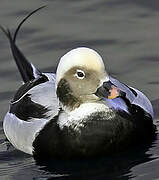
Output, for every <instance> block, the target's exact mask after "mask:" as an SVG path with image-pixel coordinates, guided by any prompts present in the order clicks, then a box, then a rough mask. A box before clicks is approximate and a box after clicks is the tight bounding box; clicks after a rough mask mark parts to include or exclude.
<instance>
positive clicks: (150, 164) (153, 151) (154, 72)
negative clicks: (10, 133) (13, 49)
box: [0, 0, 159, 180]
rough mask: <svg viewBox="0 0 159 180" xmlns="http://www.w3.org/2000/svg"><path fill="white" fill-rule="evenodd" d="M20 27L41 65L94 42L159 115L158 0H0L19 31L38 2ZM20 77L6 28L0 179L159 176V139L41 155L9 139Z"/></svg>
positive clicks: (26, 47)
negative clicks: (93, 151) (82, 154)
mask: <svg viewBox="0 0 159 180" xmlns="http://www.w3.org/2000/svg"><path fill="white" fill-rule="evenodd" d="M45 4H47V5H48V6H47V7H46V8H45V9H43V10H41V12H38V13H37V14H35V15H34V16H33V17H32V18H31V19H30V20H29V21H27V22H26V24H25V25H24V26H23V29H22V30H21V32H20V34H19V35H18V45H19V47H20V48H21V50H22V51H23V52H24V54H25V55H26V56H27V58H28V59H29V60H30V61H32V62H33V63H34V64H35V65H36V66H37V67H38V68H39V69H40V70H42V71H45V72H47V71H54V70H55V68H56V66H57V63H58V61H59V58H60V57H61V56H62V55H63V54H64V53H66V52H67V51H68V50H70V49H72V48H75V47H77V46H88V47H91V48H93V49H96V50H97V51H98V52H100V54H101V55H102V56H103V58H104V60H105V64H106V68H107V70H108V72H109V73H110V74H112V75H113V76H115V77H117V78H118V79H120V80H121V81H123V82H125V83H127V84H128V85H130V86H133V87H136V88H138V89H140V90H142V91H143V92H144V93H145V94H146V95H147V96H148V97H149V98H150V100H151V102H152V103H153V107H154V111H155V120H154V123H156V124H157V120H158V119H159V77H158V74H159V1H157V0H151V1H150V0H133V1H130V0H110V1H105V0H80V1H73V0H67V1H65V0H52V1H51V0H45V1H44V0H35V1H32V0H28V1H24V0H23V1H21V0H14V1H9V0H1V1H0V24H1V25H4V26H7V27H10V29H11V30H12V31H13V30H14V29H15V28H16V26H17V23H18V22H19V21H20V20H21V19H22V18H23V17H24V16H25V15H26V14H27V13H28V12H30V11H32V10H33V9H36V8H37V7H39V6H42V5H45ZM20 84H21V78H20V75H19V73H18V71H17V68H16V66H15V63H14V61H13V58H12V56H11V53H10V49H9V45H8V42H7V40H6V38H5V36H4V35H3V34H2V33H0V109H1V110H0V112H1V113H0V144H1V145H0V180H3V179H4V180H8V179H9V180H10V179H15V180H21V179H23V180H29V179H34V180H46V179H60V180H61V179H91V180H92V179H108V180H114V179H122V180H127V179H140V180H151V179H155V180H157V179H159V159H158V158H159V139H158V137H159V136H157V138H156V140H154V141H153V142H150V143H147V144H145V145H141V146H138V147H136V148H135V147H134V148H133V149H131V151H127V152H123V153H122V154H118V155H114V156H113V155H112V156H111V157H105V158H100V159H90V160H85V161H84V160H74V161H60V160H52V161H50V162H48V161H47V162H37V161H35V160H34V159H33V158H32V157H31V156H29V155H26V154H24V153H22V152H20V151H18V150H15V149H14V148H13V147H11V148H10V149H9V150H7V147H6V145H5V144H3V141H4V139H5V136H4V133H3V129H2V121H3V117H4V115H5V113H6V111H7V109H8V103H9V100H10V99H11V97H12V96H13V94H14V92H15V90H16V89H17V88H18V87H19V86H20Z"/></svg>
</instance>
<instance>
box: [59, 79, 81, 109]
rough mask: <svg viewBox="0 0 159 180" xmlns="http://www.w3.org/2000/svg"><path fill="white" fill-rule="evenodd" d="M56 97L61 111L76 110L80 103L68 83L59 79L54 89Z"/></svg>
mask: <svg viewBox="0 0 159 180" xmlns="http://www.w3.org/2000/svg"><path fill="white" fill-rule="evenodd" d="M56 94H57V97H58V99H59V101H60V107H61V108H62V109H63V110H66V109H67V110H69V111H72V110H74V109H76V108H78V107H79V106H80V104H81V101H80V100H79V99H78V98H77V97H75V96H74V95H73V92H72V91H71V89H70V86H69V83H68V82H67V81H66V80H65V79H61V80H60V82H59V83H58V86H57V89H56Z"/></svg>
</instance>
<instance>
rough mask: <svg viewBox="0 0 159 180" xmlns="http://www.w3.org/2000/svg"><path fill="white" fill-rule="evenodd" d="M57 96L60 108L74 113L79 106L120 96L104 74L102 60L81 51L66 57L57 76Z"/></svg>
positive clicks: (63, 58)
mask: <svg viewBox="0 0 159 180" xmlns="http://www.w3.org/2000/svg"><path fill="white" fill-rule="evenodd" d="M56 93H57V97H58V98H59V101H60V104H62V106H63V107H67V108H69V109H70V110H73V109H75V108H77V107H79V106H80V105H81V104H82V103H91V102H97V101H101V99H102V98H109V99H114V98H117V97H119V96H121V95H123V94H122V91H121V90H120V89H118V88H117V87H116V86H115V85H113V83H111V81H110V80H109V76H108V74H107V72H106V70H105V66H104V63H103V60H102V57H101V56H100V55H99V54H98V53H97V52H96V51H94V50H92V49H89V48H85V47H81V48H76V49H73V50H71V51H69V52H68V53H66V54H65V55H64V56H63V57H62V58H61V59H60V62H59V65H58V68H57V74H56Z"/></svg>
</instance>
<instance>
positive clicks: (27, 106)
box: [10, 94, 49, 121]
mask: <svg viewBox="0 0 159 180" xmlns="http://www.w3.org/2000/svg"><path fill="white" fill-rule="evenodd" d="M48 111H49V109H48V108H46V107H44V106H42V105H40V104H38V103H35V102H33V101H31V97H30V95H29V94H28V95H26V96H25V97H23V98H22V99H21V100H20V101H19V102H17V103H14V104H11V106H10V113H12V114H15V115H16V116H17V117H18V118H19V119H21V120H24V121H28V120H29V119H31V118H46V117H47V116H46V113H47V112H48Z"/></svg>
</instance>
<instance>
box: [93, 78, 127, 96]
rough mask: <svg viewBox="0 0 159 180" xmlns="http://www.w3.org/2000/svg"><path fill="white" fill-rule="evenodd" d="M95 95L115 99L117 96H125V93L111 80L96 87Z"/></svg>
mask: <svg viewBox="0 0 159 180" xmlns="http://www.w3.org/2000/svg"><path fill="white" fill-rule="evenodd" d="M95 95H96V96H98V97H100V98H107V99H115V98H117V97H125V95H126V94H125V92H123V91H122V90H121V89H119V88H118V87H117V86H115V85H114V84H113V83H112V82H111V81H107V82H104V83H103V85H102V86H101V87H99V88H98V89H97V91H96V93H95Z"/></svg>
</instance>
